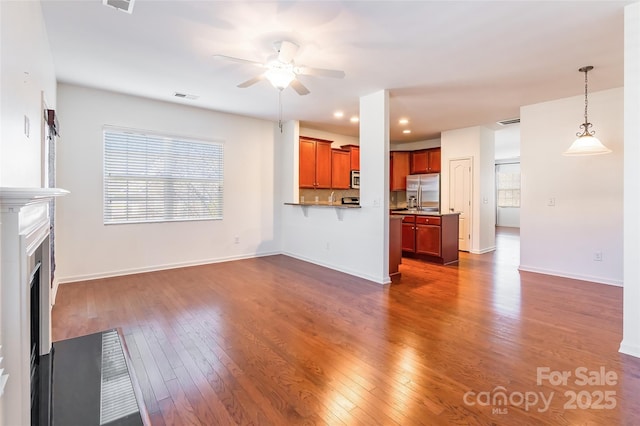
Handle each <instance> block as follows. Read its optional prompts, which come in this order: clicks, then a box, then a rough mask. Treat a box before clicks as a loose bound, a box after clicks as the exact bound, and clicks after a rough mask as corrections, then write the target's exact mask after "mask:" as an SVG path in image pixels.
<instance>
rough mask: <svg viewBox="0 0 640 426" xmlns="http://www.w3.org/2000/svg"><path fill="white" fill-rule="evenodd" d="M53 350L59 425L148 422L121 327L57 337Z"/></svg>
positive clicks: (55, 417)
mask: <svg viewBox="0 0 640 426" xmlns="http://www.w3.org/2000/svg"><path fill="white" fill-rule="evenodd" d="M52 354H53V368H52V370H53V386H52V392H53V398H52V423H53V425H54V426H75V425H78V426H80V425H82V426H91V425H96V426H97V425H105V426H107V425H108V426H141V425H144V423H143V421H142V415H141V414H140V409H139V407H138V405H137V401H136V399H135V396H134V392H133V383H132V381H131V377H130V372H129V370H128V368H127V365H126V362H125V359H124V356H125V355H126V349H124V350H123V347H122V345H121V336H120V334H119V333H118V332H117V330H106V331H103V332H100V333H95V334H90V335H87V336H82V337H76V338H73V339H68V340H61V341H58V342H55V343H53V351H52ZM126 356H128V355H126ZM132 398H133V400H132ZM142 411H143V412H144V410H142Z"/></svg>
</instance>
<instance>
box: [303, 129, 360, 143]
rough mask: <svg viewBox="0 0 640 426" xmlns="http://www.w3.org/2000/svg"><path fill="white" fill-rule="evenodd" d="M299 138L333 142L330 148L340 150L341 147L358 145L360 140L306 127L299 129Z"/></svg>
mask: <svg viewBox="0 0 640 426" xmlns="http://www.w3.org/2000/svg"><path fill="white" fill-rule="evenodd" d="M300 136H308V137H310V138H318V139H325V140H329V141H333V143H332V144H331V147H332V148H340V147H341V146H343V145H360V138H357V137H353V136H345V135H339V134H337V133H331V132H325V131H322V130H316V129H310V128H308V127H300Z"/></svg>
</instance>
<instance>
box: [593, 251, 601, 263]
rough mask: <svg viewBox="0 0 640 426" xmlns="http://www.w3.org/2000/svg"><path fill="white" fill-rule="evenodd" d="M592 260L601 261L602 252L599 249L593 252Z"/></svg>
mask: <svg viewBox="0 0 640 426" xmlns="http://www.w3.org/2000/svg"><path fill="white" fill-rule="evenodd" d="M593 260H594V261H595V262H602V252H601V251H596V252H594V253H593Z"/></svg>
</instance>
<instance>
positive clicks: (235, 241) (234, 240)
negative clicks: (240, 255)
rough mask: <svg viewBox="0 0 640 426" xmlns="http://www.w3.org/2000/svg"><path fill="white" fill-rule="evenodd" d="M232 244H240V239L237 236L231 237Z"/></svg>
mask: <svg viewBox="0 0 640 426" xmlns="http://www.w3.org/2000/svg"><path fill="white" fill-rule="evenodd" d="M233 243H234V244H240V237H238V236H237V235H236V236H235V237H233Z"/></svg>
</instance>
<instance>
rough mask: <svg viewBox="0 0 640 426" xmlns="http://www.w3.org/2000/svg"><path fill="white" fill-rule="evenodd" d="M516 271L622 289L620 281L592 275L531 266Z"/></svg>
mask: <svg viewBox="0 0 640 426" xmlns="http://www.w3.org/2000/svg"><path fill="white" fill-rule="evenodd" d="M518 270H520V271H525V272H535V273H536V274H544V275H553V276H556V277H563V278H571V279H574V280H580V281H589V282H592V283H598V284H606V285H612V286H616V287H622V281H620V280H612V279H609V278H603V277H596V276H592V275H581V274H572V273H568V272H562V271H554V270H551V269H544V268H536V267H533V266H526V265H520V267H519V268H518Z"/></svg>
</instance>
